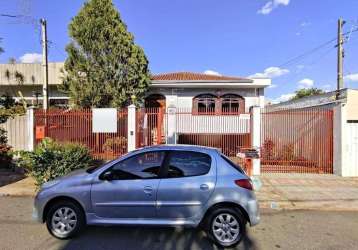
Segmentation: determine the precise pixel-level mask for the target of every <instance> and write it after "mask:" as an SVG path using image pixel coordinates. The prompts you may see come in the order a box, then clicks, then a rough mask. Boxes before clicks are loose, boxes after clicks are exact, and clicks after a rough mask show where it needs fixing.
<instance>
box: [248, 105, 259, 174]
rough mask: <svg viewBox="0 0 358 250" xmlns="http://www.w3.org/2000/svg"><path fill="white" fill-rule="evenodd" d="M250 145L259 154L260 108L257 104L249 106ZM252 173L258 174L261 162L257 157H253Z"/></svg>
mask: <svg viewBox="0 0 358 250" xmlns="http://www.w3.org/2000/svg"><path fill="white" fill-rule="evenodd" d="M250 111H251V112H250V113H251V126H250V127H251V128H250V129H251V130H250V131H251V146H252V148H254V149H256V150H257V151H258V153H259V155H260V147H261V108H260V107H258V106H254V107H251V110H250ZM252 165H253V175H260V173H261V162H260V158H259V159H253V161H252Z"/></svg>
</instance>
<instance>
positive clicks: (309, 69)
mask: <svg viewBox="0 0 358 250" xmlns="http://www.w3.org/2000/svg"><path fill="white" fill-rule="evenodd" d="M83 2H84V1H82V0H51V1H45V0H2V4H1V8H0V13H7V14H23V15H30V16H32V17H34V18H35V19H38V18H40V17H43V18H46V19H47V22H48V37H49V40H50V41H51V42H50V49H49V60H50V61H63V60H64V59H65V58H66V53H65V51H64V48H65V46H66V44H67V43H68V41H69V38H68V34H67V26H68V23H69V22H70V20H71V17H73V16H74V15H76V13H77V12H78V10H79V9H80V8H81V6H82V4H83ZM114 3H115V5H116V7H117V8H118V9H119V11H120V13H121V17H122V19H123V20H124V21H125V22H126V24H127V25H128V29H129V31H130V32H132V33H133V34H134V36H135V40H136V42H137V43H138V44H139V45H141V46H142V47H143V48H144V50H145V53H146V55H147V57H148V59H149V61H150V69H151V72H152V73H161V72H172V71H194V72H205V71H214V72H218V73H220V74H223V75H235V76H252V75H256V76H269V77H272V81H273V87H272V88H269V89H267V91H266V96H267V97H269V98H271V99H274V100H284V99H285V98H287V97H289V96H290V95H292V93H293V92H294V91H295V90H297V88H299V87H310V86H313V87H318V88H323V89H326V90H331V89H334V88H335V85H336V50H335V48H334V45H335V42H332V43H330V44H327V45H326V46H323V47H322V48H321V49H319V50H317V51H316V52H314V53H312V54H310V55H309V56H305V57H303V58H302V59H301V60H298V61H294V62H293V63H290V64H285V63H286V62H287V61H289V60H290V59H292V58H294V57H295V56H298V55H301V54H302V53H305V52H307V51H309V50H311V49H313V48H315V47H317V46H319V45H321V44H323V43H324V42H326V41H329V40H331V39H333V38H334V37H336V33H337V19H338V18H339V17H340V16H341V17H343V18H344V19H345V20H347V23H346V24H345V26H344V31H345V32H349V31H350V30H351V29H354V28H357V27H358V0H314V1H312V0H225V1H219V0H195V1H193V0H170V1H168V0H150V1H143V0H114ZM0 25H1V29H0V37H2V38H3V42H2V47H4V49H5V53H3V54H2V55H0V62H7V61H8V58H10V57H15V58H17V60H19V61H21V60H23V61H34V60H35V61H36V60H38V55H36V53H41V45H40V33H39V26H38V23H35V24H34V23H32V22H31V19H29V18H28V19H22V20H16V19H10V18H5V17H0ZM26 54H27V55H26ZM345 54H346V58H345V65H344V66H345V75H347V77H346V81H345V85H346V86H347V87H352V88H358V60H357V59H356V58H357V55H358V32H354V33H352V34H351V35H350V37H349V41H347V43H346V44H345ZM24 55H25V56H24ZM354 55H355V58H354ZM212 73H213V72H212Z"/></svg>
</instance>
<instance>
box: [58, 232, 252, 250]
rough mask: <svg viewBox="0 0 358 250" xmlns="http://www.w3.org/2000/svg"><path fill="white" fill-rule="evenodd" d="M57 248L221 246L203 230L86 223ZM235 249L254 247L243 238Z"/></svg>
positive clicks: (168, 249)
mask: <svg viewBox="0 0 358 250" xmlns="http://www.w3.org/2000/svg"><path fill="white" fill-rule="evenodd" d="M61 245H62V246H61V247H60V249H63V250H70V249H94V250H96V249H117V250H120V249H125V250H131V249H135V250H140V249H150V250H151V249H164V250H174V249H205V250H210V249H221V248H219V247H217V246H216V245H214V244H213V243H212V242H211V241H210V240H209V239H208V237H207V236H206V234H205V232H203V231H201V230H197V229H188V228H186V229H185V228H150V227H93V226H92V227H88V228H87V229H86V230H85V231H84V232H82V234H81V235H79V236H77V237H76V238H74V239H71V240H68V241H62V244H61ZM235 249H257V248H256V247H255V244H254V242H253V241H252V240H251V239H250V238H249V236H248V237H246V238H244V239H243V240H242V242H241V243H240V245H238V246H237V247H236V248H235Z"/></svg>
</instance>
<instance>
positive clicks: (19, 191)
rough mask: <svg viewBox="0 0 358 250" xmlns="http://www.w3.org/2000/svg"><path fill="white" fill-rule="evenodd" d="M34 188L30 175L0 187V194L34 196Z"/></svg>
mask: <svg viewBox="0 0 358 250" xmlns="http://www.w3.org/2000/svg"><path fill="white" fill-rule="evenodd" d="M35 190H36V186H35V180H34V179H33V178H31V177H27V178H25V179H22V180H20V181H17V182H14V183H11V184H8V185H6V186H2V187H0V196H35V194H36V192H35Z"/></svg>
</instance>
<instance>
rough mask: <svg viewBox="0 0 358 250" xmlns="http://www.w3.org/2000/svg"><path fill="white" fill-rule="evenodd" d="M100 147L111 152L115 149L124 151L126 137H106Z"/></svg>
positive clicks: (125, 148)
mask: <svg viewBox="0 0 358 250" xmlns="http://www.w3.org/2000/svg"><path fill="white" fill-rule="evenodd" d="M102 149H103V151H105V152H108V153H112V154H113V153H115V152H116V151H120V152H125V151H126V150H127V138H125V137H123V136H118V137H114V138H108V139H107V140H106V141H105V143H104V144H103V147H102Z"/></svg>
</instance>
